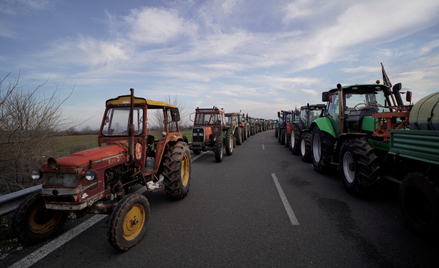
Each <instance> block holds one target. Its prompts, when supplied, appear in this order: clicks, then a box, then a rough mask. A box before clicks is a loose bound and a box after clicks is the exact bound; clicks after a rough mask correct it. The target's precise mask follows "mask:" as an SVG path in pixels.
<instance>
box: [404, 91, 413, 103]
mask: <svg viewBox="0 0 439 268" xmlns="http://www.w3.org/2000/svg"><path fill="white" fill-rule="evenodd" d="M405 94H406V95H405V100H406V101H407V102H410V103H412V92H411V91H407V92H406V93H405Z"/></svg>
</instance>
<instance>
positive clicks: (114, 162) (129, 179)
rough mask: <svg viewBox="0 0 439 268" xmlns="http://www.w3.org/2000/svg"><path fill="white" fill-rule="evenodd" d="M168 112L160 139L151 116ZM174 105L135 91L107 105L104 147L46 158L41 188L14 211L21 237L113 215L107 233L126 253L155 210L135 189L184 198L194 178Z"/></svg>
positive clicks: (36, 175)
mask: <svg viewBox="0 0 439 268" xmlns="http://www.w3.org/2000/svg"><path fill="white" fill-rule="evenodd" d="M157 110H160V111H162V112H163V118H164V126H163V127H164V129H163V132H162V136H161V137H160V138H158V139H155V137H154V136H152V135H149V134H148V128H149V124H148V115H152V114H154V111H157ZM179 120H180V114H179V110H178V108H177V107H176V106H174V105H171V104H167V103H164V102H160V101H154V100H149V99H144V98H138V97H135V96H134V90H133V89H131V95H123V96H119V97H117V98H114V99H109V100H107V102H106V109H105V113H104V116H103V119H102V124H101V127H100V131H99V136H98V145H99V147H97V148H93V149H88V150H85V151H81V152H77V153H74V154H71V155H69V156H64V157H60V158H57V159H55V158H52V157H51V158H48V160H47V162H46V163H44V164H43V165H42V166H41V168H40V169H39V170H36V171H33V172H32V174H31V177H32V179H34V180H40V181H41V182H42V190H41V192H38V193H35V194H33V195H31V196H29V197H28V198H27V199H26V200H24V201H23V202H22V203H21V204H20V206H19V207H18V208H17V209H16V210H15V213H14V216H13V225H12V227H13V231H14V233H15V235H16V236H17V237H18V238H19V239H20V240H22V241H24V242H27V243H38V242H40V241H42V240H45V239H47V238H49V237H52V236H53V235H55V234H56V233H58V232H59V231H60V230H61V228H62V227H63V225H64V223H65V222H66V219H67V216H68V214H71V213H75V214H76V217H77V218H79V217H82V216H84V215H86V214H109V215H110V218H109V220H108V227H107V238H108V241H109V243H110V244H111V246H113V247H114V248H116V249H118V250H122V251H126V250H128V249H130V248H132V247H133V246H134V245H136V244H137V243H139V241H140V240H141V239H142V237H143V235H144V233H145V231H146V226H147V223H148V219H149V214H150V205H149V202H148V200H147V198H146V197H145V196H144V195H143V194H139V193H130V190H131V189H132V188H133V187H134V186H136V185H143V186H146V189H147V190H148V191H158V190H165V192H166V195H167V196H168V197H170V198H172V199H183V198H184V197H185V196H186V195H187V193H188V191H189V184H190V179H191V154H190V150H189V146H188V144H187V139H185V137H183V136H182V135H181V134H180V129H179V126H178V121H179Z"/></svg>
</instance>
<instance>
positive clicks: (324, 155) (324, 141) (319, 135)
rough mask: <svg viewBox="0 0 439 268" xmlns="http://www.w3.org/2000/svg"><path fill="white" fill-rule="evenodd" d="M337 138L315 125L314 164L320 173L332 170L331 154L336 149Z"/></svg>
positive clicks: (313, 133) (313, 135) (313, 138)
mask: <svg viewBox="0 0 439 268" xmlns="http://www.w3.org/2000/svg"><path fill="white" fill-rule="evenodd" d="M334 142H335V139H334V137H332V136H331V135H330V134H329V133H327V132H324V131H321V130H320V128H319V127H318V126H315V127H314V129H313V131H312V143H311V144H312V157H311V159H312V165H313V167H314V169H315V170H316V171H317V172H319V173H325V172H329V171H330V170H331V154H332V152H333V150H334Z"/></svg>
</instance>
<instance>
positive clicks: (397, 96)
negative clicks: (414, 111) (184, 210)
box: [393, 83, 404, 106]
mask: <svg viewBox="0 0 439 268" xmlns="http://www.w3.org/2000/svg"><path fill="white" fill-rule="evenodd" d="M401 88H402V84H401V83H398V84H395V85H394V86H393V95H395V99H396V102H397V103H398V106H403V105H404V102H403V101H402V98H401V93H400V92H399V91H400V90H401Z"/></svg>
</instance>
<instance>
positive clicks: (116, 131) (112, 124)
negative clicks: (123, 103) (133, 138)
mask: <svg viewBox="0 0 439 268" xmlns="http://www.w3.org/2000/svg"><path fill="white" fill-rule="evenodd" d="M133 111H134V114H133V124H134V135H139V134H141V133H142V132H143V109H142V108H140V107H134V110H133ZM129 116H130V107H117V108H111V109H108V111H107V114H106V115H105V121H104V125H103V127H102V135H104V136H128V124H129V118H130V117H129Z"/></svg>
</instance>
